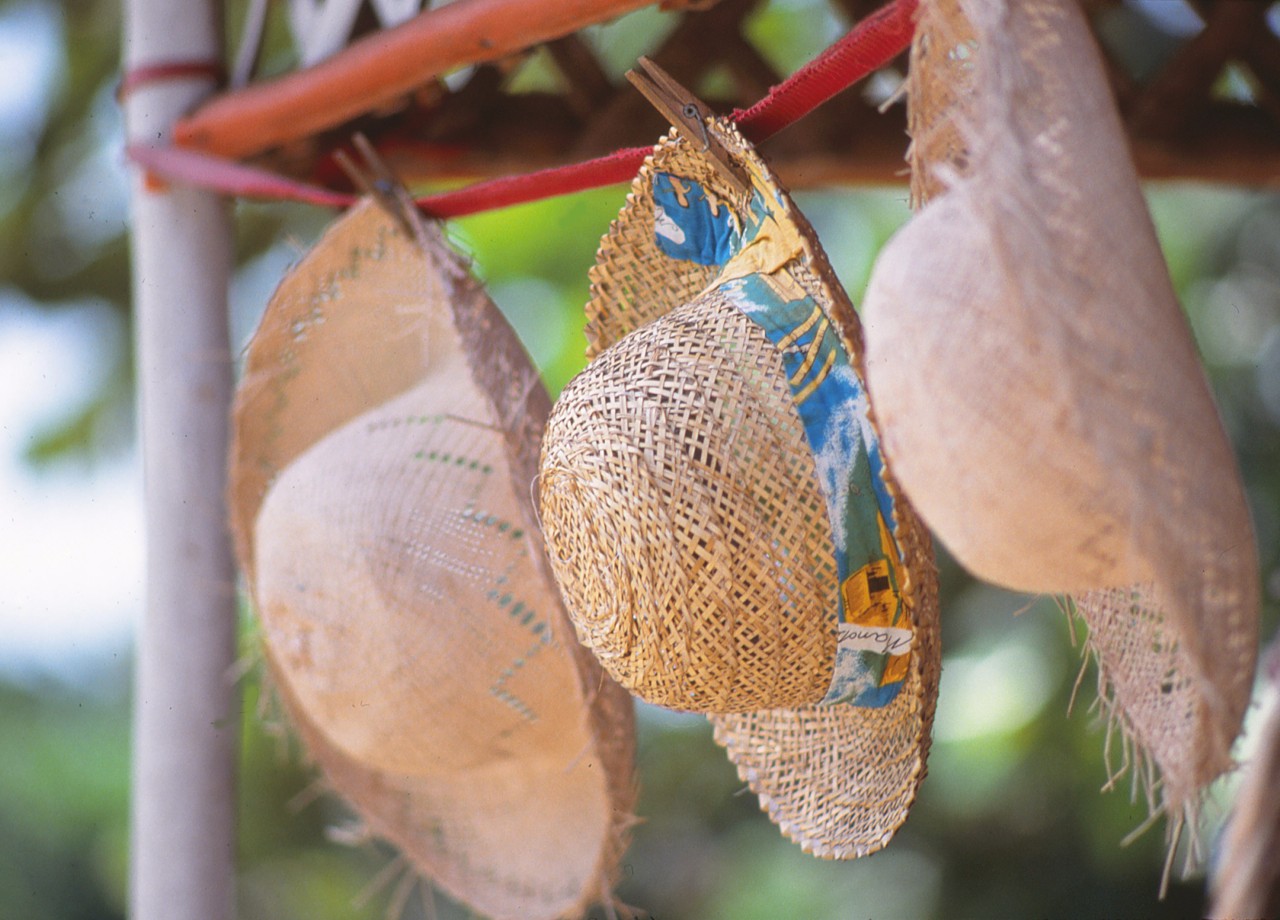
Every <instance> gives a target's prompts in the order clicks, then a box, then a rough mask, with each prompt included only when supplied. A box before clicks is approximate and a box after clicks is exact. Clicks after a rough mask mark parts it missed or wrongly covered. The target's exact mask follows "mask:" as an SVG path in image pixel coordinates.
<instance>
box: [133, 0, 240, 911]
mask: <svg viewBox="0 0 1280 920" xmlns="http://www.w3.org/2000/svg"><path fill="white" fill-rule="evenodd" d="M222 54H223V46H222V10H221V5H220V2H219V0H184V2H170V0H126V2H125V34H124V64H125V68H126V70H129V69H134V68H138V67H145V66H151V65H155V64H160V63H169V62H199V61H217V60H220V59H221V57H222ZM213 88H214V85H213V82H212V80H211V79H209V78H205V77H186V78H178V79H166V80H160V81H155V82H150V83H145V84H143V85H141V86H138V87H136V88H135V89H133V90H132V91H131V93H130V94H129V96H128V98H127V99H126V101H125V123H126V128H127V133H128V136H129V141H130V143H135V144H138V143H157V142H161V141H163V140H165V139H167V137H168V135H169V131H170V128H171V126H172V124H173V122H174V120H175V119H176V118H177V117H178V116H179V115H181V114H182V113H183V112H185V111H187V110H188V109H190V108H191V107H192V106H193V105H194V104H195V103H196V102H197V101H199V100H200V99H202V98H204V97H205V96H207V95H208V94H209V93H210V92H211V91H212V89H213ZM132 221H133V224H132V234H133V250H132V262H133V298H134V318H135V328H136V330H137V331H136V346H137V347H136V356H137V357H136V360H137V381H138V403H139V419H140V432H141V443H142V457H143V469H144V475H145V480H146V488H145V495H146V522H147V585H146V610H145V614H144V620H143V624H142V627H141V629H140V631H139V634H138V637H137V645H136V655H137V658H136V663H135V668H136V674H135V681H134V701H133V707H134V722H133V725H134V729H133V731H134V737H133V797H132V815H131V820H132V847H131V856H130V859H131V862H130V916H131V917H132V918H133V920H229V918H231V917H232V916H233V914H234V903H235V885H234V879H235V868H234V867H235V814H236V808H235V768H236V753H237V737H238V725H239V718H238V715H239V707H238V705H237V693H236V689H235V686H234V684H233V681H232V678H231V671H232V664H233V662H234V660H235V636H236V608H235V591H234V567H233V561H232V554H231V549H230V545H229V541H228V536H227V526H226V514H225V510H224V499H223V496H224V492H225V479H226V472H225V464H226V456H227V435H228V407H229V403H230V399H231V392H232V369H231V359H230V346H229V341H228V328H227V326H228V323H227V283H228V278H229V275H230V271H231V264H232V227H231V221H230V214H229V211H228V208H227V204H226V202H224V201H223V200H221V199H220V198H218V197H217V196H215V195H211V194H208V193H205V192H201V191H197V190H194V189H190V188H183V187H178V186H169V187H163V188H161V187H153V186H148V184H147V183H146V181H145V180H144V179H143V177H141V176H135V177H134V180H133V189H132Z"/></svg>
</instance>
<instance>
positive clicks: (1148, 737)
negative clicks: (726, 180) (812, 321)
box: [864, 0, 1259, 832]
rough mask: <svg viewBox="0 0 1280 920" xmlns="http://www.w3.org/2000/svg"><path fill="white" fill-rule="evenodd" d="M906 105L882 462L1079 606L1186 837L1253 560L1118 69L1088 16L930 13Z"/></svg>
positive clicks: (988, 563)
mask: <svg viewBox="0 0 1280 920" xmlns="http://www.w3.org/2000/svg"><path fill="white" fill-rule="evenodd" d="M907 96H908V99H909V104H910V126H911V133H912V189H913V197H914V198H915V199H916V201H917V202H919V203H922V207H921V210H920V211H919V214H918V215H917V216H916V217H915V218H914V219H913V220H911V221H910V222H909V223H908V224H907V225H906V226H904V227H903V228H902V230H901V231H900V232H899V233H898V234H897V235H896V236H895V237H894V238H893V239H892V240H890V241H889V243H888V244H886V246H885V247H884V249H883V250H882V252H881V254H880V256H879V258H878V259H877V261H876V266H875V269H874V271H873V273H872V276H871V280H870V282H869V284H868V287H867V296H866V303H865V306H864V317H865V318H866V322H867V341H868V353H869V358H868V373H869V383H870V386H871V392H872V394H873V396H874V397H875V401H876V409H877V412H878V414H879V418H880V422H881V431H882V433H883V434H884V437H885V443H886V445H887V448H888V451H889V453H890V455H891V456H892V457H893V458H894V462H895V469H896V470H897V472H898V474H899V476H900V477H901V480H902V482H903V483H904V486H905V487H906V488H907V490H908V491H909V493H910V494H911V497H912V500H913V501H914V502H915V503H916V505H917V507H918V508H919V510H920V513H921V515H922V516H923V517H924V518H925V519H926V520H927V521H928V522H929V525H930V526H931V527H932V528H933V529H934V532H935V533H936V534H937V535H938V537H939V538H940V539H941V540H943V541H944V542H945V543H946V544H947V547H948V549H950V550H951V552H952V554H953V555H954V556H955V557H956V558H957V559H958V560H959V561H960V562H961V563H963V564H964V565H965V566H966V567H967V568H969V569H970V570H971V571H972V572H973V573H974V574H976V575H978V576H980V577H982V578H985V579H988V580H990V581H992V582H995V583H997V584H1001V585H1005V586H1007V587H1010V588H1013V589H1015V590H1022V591H1033V592H1061V593H1068V594H1071V595H1073V597H1074V600H1075V605H1076V608H1077V610H1079V612H1080V613H1081V614H1082V616H1083V618H1084V619H1085V620H1086V622H1087V624H1088V627H1089V634H1088V643H1089V647H1090V648H1091V650H1092V651H1093V652H1094V653H1096V655H1097V657H1098V661H1099V665H1100V667H1099V672H1100V682H1101V690H1102V694H1103V699H1104V703H1105V706H1106V708H1107V710H1108V711H1109V713H1110V715H1111V716H1112V717H1113V718H1114V719H1115V721H1116V722H1117V723H1118V726H1119V727H1120V729H1121V731H1122V735H1123V737H1124V738H1125V740H1126V742H1130V741H1131V742H1132V743H1133V746H1134V748H1135V750H1134V751H1133V756H1132V758H1129V757H1126V758H1125V760H1126V762H1133V763H1135V764H1136V765H1137V770H1136V773H1137V775H1138V776H1139V777H1140V778H1141V779H1142V780H1143V781H1144V782H1143V784H1144V785H1146V786H1147V793H1148V798H1149V802H1150V803H1151V806H1152V808H1153V810H1161V809H1164V810H1167V811H1168V812H1169V813H1170V815H1171V817H1172V818H1173V827H1174V829H1175V832H1176V829H1177V827H1178V825H1179V824H1180V822H1182V820H1183V815H1184V814H1186V813H1189V812H1191V811H1194V806H1195V804H1196V802H1197V801H1198V797H1199V793H1200V790H1201V789H1202V788H1203V787H1204V785H1205V784H1206V783H1208V782H1209V781H1210V780H1212V779H1213V778H1214V777H1216V776H1218V775H1219V774H1220V773H1222V772H1223V771H1224V770H1226V769H1228V768H1229V767H1230V765H1231V763H1232V757H1231V747H1232V744H1233V742H1234V740H1235V738H1236V735H1237V734H1238V733H1239V731H1240V727H1241V721H1242V719H1243V716H1244V713H1245V710H1246V708H1247V706H1248V702H1249V697H1250V691H1251V687H1252V684H1253V673H1254V664H1255V660H1256V654H1257V630H1258V608H1259V584H1258V581H1259V580H1258V559H1257V554H1256V550H1255V545H1254V535H1253V530H1252V527H1251V525H1250V520H1249V509H1248V504H1247V502H1246V499H1245V493H1244V488H1243V485H1242V483H1241V481H1240V475H1239V472H1238V470H1237V467H1236V462H1235V457H1234V456H1233V453H1232V449H1231V444H1230V442H1229V441H1228V440H1227V437H1226V434H1225V432H1224V430H1223V427H1222V424H1221V421H1220V420H1219V418H1218V414H1217V411H1216V409H1215V407H1214V403H1213V397H1212V394H1211V392H1210V389H1209V386H1208V384H1207V381H1206V379H1205V375H1204V371H1203V369H1202V367H1201V365H1200V361H1199V359H1198V357H1197V355H1196V348H1195V343H1194V341H1193V339H1192V336H1191V332H1190V329H1189V328H1188V326H1187V322H1186V318H1185V317H1184V316H1183V314H1182V310H1181V309H1180V308H1179V306H1178V301H1177V297H1176V295H1175V293H1174V290H1173V286H1172V284H1171V282H1170V279H1169V274H1168V270H1167V268H1166V267H1165V263H1164V259H1163V257H1162V256H1161V253H1160V247H1159V243H1158V241H1157V238H1156V234H1155V230H1154V228H1153V226H1152V223H1151V218H1150V216H1149V215H1148V213H1147V208H1146V204H1145V202H1144V200H1143V197H1142V191H1141V188H1140V186H1139V184H1138V176H1137V172H1136V170H1135V168H1134V165H1133V162H1132V160H1131V158H1130V155H1129V151H1128V150H1127V148H1126V143H1125V137H1124V131H1123V127H1122V125H1121V122H1120V118H1119V115H1118V114H1117V112H1116V109H1115V105H1114V101H1113V99H1112V94H1111V90H1110V88H1109V86H1108V84H1107V80H1106V75H1105V70H1104V65H1103V62H1102V59H1101V56H1100V54H1099V52H1098V49H1097V47H1096V45H1095V43H1094V41H1093V38H1092V37H1091V35H1090V33H1089V28H1088V24H1087V22H1086V20H1085V16H1084V13H1083V12H1082V11H1081V9H1080V4H1079V3H1078V2H1076V0H1034V2H1024V0H1019V2H1013V0H926V2H922V3H921V5H920V19H919V23H918V31H917V35H916V41H915V44H914V46H913V49H912V61H911V83H910V86H909V92H908V94H907ZM921 368H927V369H928V371H929V372H928V373H927V374H922V373H920V369H921ZM1127 753H1128V752H1127ZM1152 764H1154V766H1155V767H1156V768H1158V769H1156V770H1151V769H1150V766H1151V765H1152ZM1157 774H1158V776H1159V781H1158V782H1157V781H1156V776H1157ZM1191 823H1192V824H1193V825H1194V821H1193V822H1191Z"/></svg>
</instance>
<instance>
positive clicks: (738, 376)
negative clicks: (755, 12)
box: [539, 119, 938, 858]
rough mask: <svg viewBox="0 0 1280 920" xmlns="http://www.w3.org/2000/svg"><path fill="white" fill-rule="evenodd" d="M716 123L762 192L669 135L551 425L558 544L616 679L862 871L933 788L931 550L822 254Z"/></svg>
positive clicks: (798, 836)
mask: <svg viewBox="0 0 1280 920" xmlns="http://www.w3.org/2000/svg"><path fill="white" fill-rule="evenodd" d="M707 130H708V139H709V142H710V143H718V144H721V145H723V147H724V148H725V149H726V150H727V151H728V152H729V154H730V156H731V157H732V158H733V160H734V161H735V162H739V163H742V164H744V167H745V170H746V171H747V172H748V173H749V174H750V177H751V187H750V192H749V194H748V195H743V194H735V192H734V191H733V190H732V187H731V185H730V184H729V183H727V182H726V181H725V180H724V179H723V178H722V176H721V174H720V173H717V172H716V171H715V170H714V169H713V168H712V163H711V162H710V159H709V157H708V156H707V155H706V154H704V153H703V152H702V151H701V150H700V149H698V146H697V145H695V144H691V143H690V142H688V141H687V140H685V139H683V138H679V137H677V136H676V135H675V134H674V133H673V134H672V135H671V136H670V137H668V138H666V139H664V140H663V141H661V142H660V143H659V144H658V145H657V147H655V149H654V151H653V153H652V155H651V156H650V157H649V158H648V159H647V160H646V162H645V164H644V166H643V168H642V169H641V171H640V173H639V175H638V176H637V177H636V179H635V182H634V183H633V185H632V189H631V193H630V195H629V196H628V198H627V203H626V205H625V207H624V208H623V209H622V212H621V213H620V215H619V217H618V218H617V220H616V221H615V222H614V223H613V225H612V226H611V227H610V229H609V232H608V234H607V235H606V236H605V237H604V239H603V240H602V241H601V245H600V251H599V255H598V259H597V263H596V265H595V267H594V268H593V269H592V272H591V281H592V296H591V301H590V302H589V304H588V305H587V308H586V309H587V319H588V322H587V338H588V356H589V357H590V358H592V359H593V360H592V361H591V363H590V364H589V365H588V367H587V369H586V370H585V371H583V373H582V374H580V375H579V376H578V377H577V378H575V379H574V380H573V381H572V382H571V383H570V384H569V386H568V387H566V388H565V390H564V392H563V393H562V394H561V396H560V398H559V400H558V401H557V404H556V408H555V410H554V411H553V413H552V417H551V420H550V422H549V423H548V427H547V434H546V439H545V442H544V447H543V457H542V472H541V476H540V479H539V498H540V507H541V517H542V524H543V528H544V534H545V536H546V540H547V546H548V554H549V556H550V558H551V561H552V567H553V569H554V570H555V574H556V577H557V580H558V581H559V582H560V585H561V589H562V592H563V594H564V597H565V603H566V605H567V607H568V608H569V612H570V616H571V617H572V619H573V622H574V625H575V626H576V628H577V630H578V635H579V637H580V638H581V639H582V641H583V642H584V643H585V644H586V645H587V646H588V647H589V648H591V649H592V651H594V652H595V654H596V655H597V657H598V658H599V659H600V661H601V662H602V663H603V665H604V667H605V668H606V670H608V671H609V672H610V673H611V674H612V675H614V677H616V678H617V679H618V680H619V681H620V682H621V683H622V684H623V685H624V686H626V687H628V688H630V689H631V690H632V691H634V692H636V693H637V694H638V695H640V696H641V697H643V698H644V699H646V700H649V701H651V702H654V703H658V704H661V705H664V706H669V707H672V708H676V709H682V710H690V711H698V712H706V713H709V714H711V718H712V721H713V723H714V725H715V734H716V739H717V741H719V743H720V744H722V745H723V746H724V747H725V748H726V749H727V751H728V754H729V756H730V758H731V759H732V760H733V761H734V762H735V764H736V765H737V767H738V772H739V774H740V775H741V776H742V778H743V779H744V780H745V781H746V782H747V783H748V784H749V785H750V787H751V788H752V789H753V790H754V791H755V792H756V793H757V794H758V795H759V796H760V801H761V806H762V807H763V808H764V809H765V810H766V811H768V813H769V815H770V817H771V818H772V819H773V820H774V821H775V822H776V823H777V824H778V825H779V826H780V827H781V829H782V830H783V832H784V833H785V834H786V835H787V836H788V837H790V838H791V839H793V840H795V841H796V842H798V843H799V844H800V845H801V846H802V847H803V848H804V849H805V850H806V851H809V852H812V853H814V854H815V855H818V856H822V857H837V858H849V857H854V856H860V855H864V854H866V853H870V852H873V851H875V850H877V849H879V848H880V847H882V846H883V845H884V844H885V843H886V842H887V841H888V840H889V838H891V837H892V835H893V833H894V831H895V830H896V828H897V827H898V826H899V825H900V824H901V823H902V821H903V820H904V819H905V817H906V813H907V810H908V808H909V807H910V804H911V802H912V800H913V799H914V796H915V791H916V788H917V786H918V784H919V782H920V780H921V779H922V778H923V775H924V765H925V758H926V755H927V751H928V747H929V729H930V725H931V722H932V718H933V711H934V701H935V696H936V691H937V681H938V642H937V584H936V573H935V570H934V567H933V561H932V553H931V548H930V544H929V539H928V536H927V534H926V532H925V531H924V529H923V528H922V527H921V526H920V525H919V524H918V522H917V520H916V518H915V515H914V513H913V512H912V510H911V508H910V506H909V505H908V503H907V502H906V501H905V499H904V498H903V496H902V495H901V494H900V493H899V492H898V491H897V488H896V485H895V483H894V480H893V478H892V476H891V474H890V473H889V471H888V470H887V469H886V468H885V466H884V463H883V459H882V457H881V456H880V451H879V447H878V438H877V435H876V432H875V429H874V426H873V424H872V420H871V416H870V410H869V407H868V405H867V401H866V397H865V391H864V389H863V387H862V382H861V368H860V362H861V339H860V330H859V326H858V320H857V317H856V315H855V314H854V312H853V308H852V306H851V304H850V303H849V301H848V299H847V297H846V295H845V294H844V293H843V291H842V290H841V288H840V286H839V284H838V282H837V281H836V280H835V277H834V274H833V273H832V271H831V269H830V267H829V265H828V264H827V260H826V257H825V255H824V254H823V253H822V251H821V249H820V248H819V247H818V244H817V241H816V239H815V238H814V236H813V233H812V231H811V229H810V228H809V226H808V224H807V222H806V221H805V220H804V218H803V217H802V216H801V215H800V214H799V212H798V211H797V210H796V209H795V207H794V205H793V204H792V203H791V201H790V199H789V197H788V196H787V195H786V193H785V192H784V191H783V190H782V189H781V188H780V187H779V185H778V183H777V181H776V179H775V178H774V177H773V176H772V174H771V173H770V171H769V169H768V167H767V166H766V165H765V163H764V162H763V161H762V160H761V159H760V157H759V156H758V155H757V154H756V153H755V151H754V150H753V149H752V148H751V147H750V146H749V145H748V144H747V143H746V142H745V141H744V140H743V139H742V137H741V136H740V135H739V134H738V132H737V130H736V129H735V128H734V127H733V126H732V125H731V124H730V123H729V122H727V121H723V120H718V119H711V120H709V121H708V123H707Z"/></svg>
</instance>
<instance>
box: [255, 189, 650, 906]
mask: <svg viewBox="0 0 1280 920" xmlns="http://www.w3.org/2000/svg"><path fill="white" fill-rule="evenodd" d="M548 410H549V401H548V399H547V396H546V393H545V390H544V389H543V388H542V385H541V382H540V381H539V379H538V377H537V374H536V372H535V371H534V369H533V368H532V366H531V365H530V364H529V362H528V359H527V357H525V355H524V353H523V352H522V351H521V349H520V346H519V343H518V342H517V341H516V339H515V337H514V334H513V333H511V331H510V329H509V327H507V326H506V325H505V322H504V321H503V320H502V318H501V316H500V315H499V314H498V313H497V311H496V308H494V307H493V305H492V304H491V303H490V302H489V301H488V299H487V297H486V296H485V295H484V293H483V292H482V291H481V290H480V288H479V286H478V285H477V284H475V283H474V282H473V281H472V280H471V279H470V277H469V276H468V275H467V273H466V269H465V266H464V265H463V263H462V261H461V259H460V258H459V257H458V256H456V255H455V254H454V253H453V252H452V251H451V250H449V248H448V247H447V246H446V244H445V243H444V242H443V239H442V238H441V236H440V233H439V230H438V229H436V228H435V227H434V226H418V227H417V228H416V232H415V236H414V237H410V236H408V235H407V234H406V232H405V231H403V230H401V229H399V228H398V226H397V224H396V223H395V221H393V220H392V218H391V217H389V216H388V215H386V214H385V213H384V212H383V211H382V210H381V209H380V208H378V207H377V206H376V205H374V204H372V203H370V202H364V203H362V204H360V205H359V206H357V207H356V208H354V209H353V210H352V211H351V212H349V213H348V214H347V215H346V216H345V217H343V218H342V219H341V220H339V221H338V222H337V223H336V224H335V225H334V226H333V227H331V228H330V230H329V231H328V232H327V233H326V234H325V236H324V238H323V239H322V240H321V241H320V242H319V243H318V244H317V245H316V247H315V248H314V249H313V250H312V251H311V252H310V253H309V254H308V255H307V257H306V258H305V259H304V260H303V261H302V262H301V263H300V264H299V265H298V266H297V267H296V268H295V269H294V270H293V271H292V272H291V273H290V275H289V276H288V277H287V278H286V279H285V281H284V282H283V283H282V285H281V287H280V288H279V290H278V291H277V292H276V295H275V296H274V297H273V299H272V301H271V303H270V304H269V306H268V309H267V313H266V315H265V316H264V318H263V321H262V324H261V326H260V327H259V329H258V331H257V333H256V334H255V336H254V338H253V341H252V342H251V344H250V346H249V351H248V355H247V360H246V371H245V377H244V381H243V383H242V385H241V388H240V391H239V393H238V397H237V402H236V407H235V443H234V447H233V456H232V480H231V483H232V484H231V489H232V505H233V525H234V530H235V536H236V541H237V547H238V551H239V554H240V560H241V564H242V566H243V568H244V571H245V573H246V575H247V576H248V579H249V582H250V586H251V589H252V593H253V598H254V601H255V606H256V608H257V612H258V616H259V618H260V621H261V631H262V637H263V642H264V646H265V657H266V660H267V663H268V667H269V671H270V674H271V676H272V678H273V680H274V683H275V685H276V689H277V692H278V694H279V696H280V698H281V700H282V702H283V704H284V708H285V710H286V711H287V713H288V715H289V716H290V719H291V721H292V722H293V724H294V726H295V728H296V730H297V732H298V734H299V736H300V738H301V739H302V741H303V743H304V745H305V746H306V749H307V751H308V753H309V754H310V756H311V757H312V758H313V759H314V760H315V762H316V763H317V764H318V766H319V767H320V769H321V771H322V773H323V775H324V778H325V780H326V781H327V783H328V784H329V786H330V787H331V788H332V789H333V791H335V792H336V793H337V794H338V795H340V796H341V797H342V798H344V799H345V800H346V801H347V802H348V803H349V804H350V805H351V806H352V807H353V808H354V809H355V811H356V812H357V813H358V815H359V816H360V818H361V819H362V821H363V822H364V824H365V825H366V827H367V829H368V831H369V832H371V833H372V834H374V835H377V836H379V837H383V838H385V839H387V840H388V841H390V842H391V843H393V844H394V845H395V846H397V847H398V848H399V849H400V850H401V851H402V852H403V853H404V854H405V856H406V857H407V858H408V859H409V860H410V862H411V864H412V865H413V867H414V868H415V869H416V870H417V871H419V872H421V873H422V874H423V875H424V876H426V877H428V878H429V879H431V880H432V881H433V882H435V883H437V884H439V885H440V886H441V887H442V888H444V889H445V890H447V891H448V892H450V893H451V894H452V895H453V896H454V897H456V898H458V899H460V900H461V901H463V902H464V903H467V904H469V905H470V906H472V907H473V908H474V909H475V910H477V911H480V912H483V913H484V914H486V915H490V916H493V917H511V918H516V917H520V918H527V917H546V918H553V917H560V916H572V915H577V914H580V913H581V911H582V910H583V909H584V907H585V906H586V905H587V904H588V903H590V902H592V901H595V900H597V899H605V900H607V899H608V898H609V889H610V888H611V885H612V877H613V873H614V871H615V869H616V866H617V861H618V859H619V857H620V856H621V853H622V851H623V849H624V844H625V840H624V838H625V830H626V827H627V826H628V824H629V822H630V820H631V819H630V808H631V803H632V795H633V781H632V773H631V761H632V754H633V744H634V742H633V727H632V721H631V720H632V714H631V702H630V699H629V698H628V697H627V695H626V693H625V691H623V690H622V689H621V688H620V687H618V686H617V685H616V684H614V683H613V682H612V681H610V680H608V678H607V677H605V676H604V675H603V674H602V673H601V672H600V670H599V667H598V665H596V664H595V663H594V661H593V659H592V658H591V656H590V654H589V653H587V652H585V650H583V649H582V648H581V647H580V646H578V645H577V643H576V641H575V640H574V639H573V634H572V630H571V628H570V627H569V625H568V623H567V620H566V619H565V615H564V612H563V608H562V606H561V604H560V601H559V598H558V596H557V593H556V591H555V588H554V584H553V582H552V581H551V579H550V574H549V572H548V571H547V569H546V566H545V560H544V558H543V549H542V546H541V542H540V538H539V535H538V531H537V527H536V519H535V517H534V514H533V508H532V503H531V501H530V499H529V483H530V482H531V481H532V478H533V475H534V472H535V464H536V458H537V451H538V447H539V435H540V428H541V425H542V424H543V422H544V421H545V418H546V414H547V412H548Z"/></svg>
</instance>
